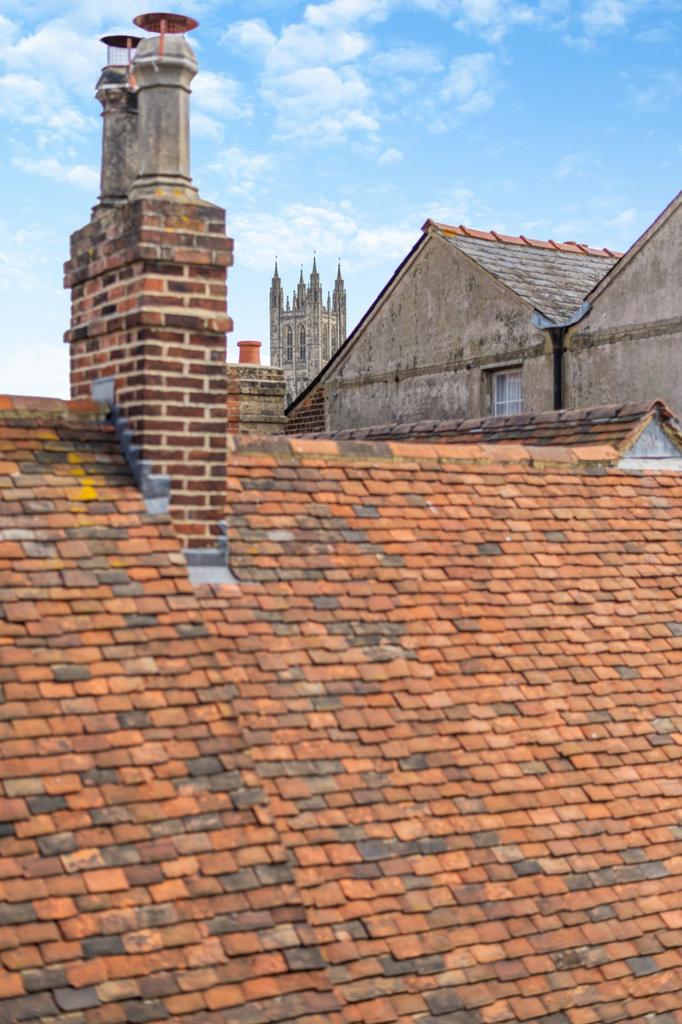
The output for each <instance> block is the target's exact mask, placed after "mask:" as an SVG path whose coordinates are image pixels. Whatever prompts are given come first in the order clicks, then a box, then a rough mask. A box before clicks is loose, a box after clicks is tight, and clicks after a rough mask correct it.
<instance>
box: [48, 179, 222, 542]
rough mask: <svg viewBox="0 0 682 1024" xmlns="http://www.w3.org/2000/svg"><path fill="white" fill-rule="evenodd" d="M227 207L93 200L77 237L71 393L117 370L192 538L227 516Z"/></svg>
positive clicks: (70, 270) (206, 534) (118, 397)
mask: <svg viewBox="0 0 682 1024" xmlns="http://www.w3.org/2000/svg"><path fill="white" fill-rule="evenodd" d="M231 264H232V240H231V239H229V238H227V237H226V234H225V213H224V211H223V210H222V209H220V208H219V207H216V206H213V205H212V204H209V203H205V202H203V201H201V200H199V199H196V200H189V201H187V200H185V201H178V200H173V201H171V200H168V199H166V198H156V197H151V196H149V197H146V196H145V197H143V198H140V199H137V200H134V201H132V202H128V203H126V204H124V205H123V206H120V207H116V208H113V209H109V210H102V208H100V209H99V210H98V211H97V215H96V216H95V217H94V218H93V220H92V222H91V223H90V224H88V225H87V226H86V227H84V228H82V229H81V230H79V231H76V232H75V233H74V234H73V235H72V237H71V258H70V260H69V262H68V263H67V264H66V267H65V287H67V288H70V289H71V293H72V307H71V328H70V330H69V331H67V333H66V336H65V340H66V341H67V343H68V344H69V345H70V349H71V394H72V397H73V398H89V397H90V395H91V390H92V384H93V382H94V381H96V380H102V379H105V380H106V379H110V378H113V381H114V388H115V401H116V405H117V407H118V408H119V409H120V411H121V413H122V414H123V415H124V416H125V417H126V419H127V421H128V424H129V426H130V428H131V429H132V431H133V435H134V439H135V443H136V444H137V445H139V446H140V448H141V453H140V454H141V458H143V459H145V460H148V461H149V463H150V464H151V467H152V470H153V472H154V473H155V474H165V475H168V476H169V477H170V488H171V495H170V511H171V515H172V516H173V519H174V522H175V526H176V529H177V530H178V532H179V533H180V534H181V535H182V537H183V540H184V542H185V544H186V545H187V546H189V547H202V546H210V545H211V544H212V543H213V542H214V540H215V537H216V536H217V535H218V533H219V523H220V522H221V521H222V519H223V514H224V512H223V505H224V494H225V473H226V470H225V461H226V440H225V438H226V433H227V381H226V376H225V363H226V332H227V331H229V330H231V329H232V323H231V320H230V318H229V317H228V316H227V283H226V282H227V268H228V267H229V266H230V265H231Z"/></svg>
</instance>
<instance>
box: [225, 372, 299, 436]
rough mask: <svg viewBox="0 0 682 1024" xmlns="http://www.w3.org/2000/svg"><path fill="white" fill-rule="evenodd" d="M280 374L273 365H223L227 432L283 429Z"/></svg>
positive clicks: (251, 432) (256, 432) (282, 383)
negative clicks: (225, 384)
mask: <svg viewBox="0 0 682 1024" xmlns="http://www.w3.org/2000/svg"><path fill="white" fill-rule="evenodd" d="M285 423H286V420H285V418H284V374H283V372H282V370H280V369H278V368H277V367H274V366H258V365H254V364H250V363H230V364H229V365H228V367H227V429H228V432H229V433H231V434H282V433H284V424H285Z"/></svg>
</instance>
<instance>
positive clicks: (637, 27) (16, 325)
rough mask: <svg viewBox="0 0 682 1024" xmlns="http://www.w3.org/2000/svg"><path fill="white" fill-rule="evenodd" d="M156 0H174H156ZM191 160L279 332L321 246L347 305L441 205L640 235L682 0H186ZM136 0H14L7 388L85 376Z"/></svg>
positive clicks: (249, 283) (666, 187)
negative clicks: (72, 248) (83, 337)
mask: <svg viewBox="0 0 682 1024" xmlns="http://www.w3.org/2000/svg"><path fill="white" fill-rule="evenodd" d="M154 9H156V8H154ZM173 9H176V10H181V11H182V12H183V13H186V14H192V15H194V16H195V17H197V18H198V19H199V21H200V22H201V24H200V27H199V29H197V31H196V32H194V33H192V35H191V36H190V41H191V42H192V44H193V45H194V46H195V49H196V51H197V54H198V57H199V61H200V65H201V72H200V74H199V76H198V78H197V79H196V82H195V91H194V95H193V97H192V148H193V154H192V173H193V176H194V180H195V183H196V184H197V185H198V186H199V188H200V191H201V194H202V195H203V197H204V198H206V199H210V200H212V201H214V202H217V203H219V204H220V205H222V206H225V207H226V208H227V211H228V222H229V229H230V234H231V235H232V236H233V237H234V238H235V244H236V264H235V267H234V268H233V270H232V271H231V272H230V280H229V307H230V313H231V315H232V316H233V318H234V320H235V332H234V334H233V335H232V336H231V338H230V341H229V353H230V357H231V358H235V354H236V342H237V340H239V339H242V338H259V339H260V340H262V341H263V342H264V343H265V344H264V348H265V349H267V342H268V335H267V332H268V320H267V316H268V289H269V285H270V278H271V274H272V266H273V262H274V259H275V256H277V257H278V259H279V266H280V272H281V274H282V277H283V279H284V285H285V288H286V290H287V291H289V292H291V291H293V289H294V286H295V284H296V280H297V278H298V273H299V269H300V265H301V263H303V264H304V269H305V272H306V274H307V273H308V272H309V270H310V264H311V261H312V254H313V250H317V259H318V265H319V269H320V272H321V276H322V284H323V287H325V288H331V287H332V285H333V279H334V276H335V272H336V260H337V258H338V257H340V258H341V260H342V266H343V270H344V275H345V278H346V285H347V290H348V321H349V328H350V327H351V326H352V325H353V324H354V323H355V322H356V321H357V320H358V319H359V318H360V316H361V315H362V313H363V312H364V310H365V309H366V308H367V306H368V305H369V304H370V303H371V301H372V300H373V298H374V297H375V296H376V294H377V292H378V291H379V290H380V289H381V287H382V286H383V285H384V283H385V282H386V280H387V279H388V277H389V276H390V274H391V273H392V271H393V269H394V268H395V266H396V265H397V264H398V263H399V262H400V260H401V259H402V258H403V256H404V255H405V254H406V253H407V251H408V250H409V248H410V247H411V245H412V244H413V243H414V242H415V241H416V240H417V238H418V237H419V233H420V231H419V229H420V226H421V224H422V223H423V222H424V220H425V219H426V218H427V217H433V218H435V219H438V220H442V221H446V222H450V223H455V224H460V223H464V224H467V225H469V226H471V227H477V228H483V229H490V228H494V229H496V230H500V231H503V232H508V233H510V234H526V235H529V236H535V237H540V238H550V237H552V238H555V239H557V240H559V241H565V240H569V239H570V240H577V241H580V242H589V243H590V244H593V245H599V246H601V245H606V246H608V247H611V248H620V249H624V248H627V247H628V246H629V245H630V244H631V243H632V242H633V241H634V240H635V239H636V238H637V237H638V235H639V234H641V232H642V231H643V230H644V228H645V227H646V226H647V225H648V224H649V223H650V222H651V221H652V220H653V218H654V217H655V216H656V215H657V213H658V212H659V211H660V210H661V209H662V208H663V207H664V206H665V205H666V203H667V202H668V201H669V200H670V199H671V198H672V197H673V195H675V193H676V192H677V191H678V190H679V188H680V179H681V177H682V175H681V174H680V168H681V165H682V117H681V116H680V111H681V107H682V70H681V69H682V60H681V52H680V51H681V47H680V40H681V36H682V0H518V2H517V0H326V2H319V3H309V4H305V3H293V2H280V0H250V2H249V3H245V2H244V3H242V2H240V0H222V2H218V0H183V3H182V4H181V5H180V6H177V7H174V8H173ZM142 10H144V8H143V7H141V6H140V2H139V0H132V2H129V0H111V2H109V3H107V0H28V2H27V0H0V168H1V171H2V184H3V187H2V189H1V190H0V303H1V304H2V324H3V329H2V332H1V333H0V392H14V393H24V394H53V395H62V396H66V395H67V393H68V382H67V376H68V356H67V351H66V346H65V345H64V344H63V342H62V335H63V331H64V330H65V328H66V327H67V323H68V296H67V295H66V293H64V292H63V291H62V287H61V277H62V263H63V260H64V259H65V258H66V255H67V252H68V236H69V234H70V232H71V231H73V230H74V229H76V228H78V227H80V226H82V225H83V224H84V223H85V222H86V221H87V220H88V218H89V215H90V207H91V206H92V205H93V203H94V202H95V201H96V197H97V191H98V165H99V145H100V120H99V116H98V115H99V106H98V104H97V102H96V101H95V99H94V85H95V82H96V80H97V77H98V73H99V68H100V66H101V64H102V58H103V56H104V53H105V50H104V47H103V46H102V44H101V43H99V42H98V37H99V36H100V35H101V34H104V33H106V32H109V31H114V30H120V29H127V28H128V27H129V26H130V21H131V18H132V17H133V16H134V15H136V14H139V13H140V12H141V11H142Z"/></svg>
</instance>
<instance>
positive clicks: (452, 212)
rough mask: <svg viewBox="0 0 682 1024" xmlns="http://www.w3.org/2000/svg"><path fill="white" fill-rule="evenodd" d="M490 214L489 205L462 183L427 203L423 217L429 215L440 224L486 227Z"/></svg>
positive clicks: (491, 213) (491, 214)
mask: <svg viewBox="0 0 682 1024" xmlns="http://www.w3.org/2000/svg"><path fill="white" fill-rule="evenodd" d="M492 216H493V212H492V210H491V209H490V207H488V206H486V205H485V204H484V203H482V202H481V200H480V199H479V198H478V196H477V195H476V193H475V192H473V191H472V189H470V188H466V187H465V186H464V185H455V186H454V187H453V188H451V189H450V190H449V191H448V192H447V193H446V194H445V195H442V196H440V197H439V199H438V200H437V201H435V202H431V203H427V205H426V207H425V209H424V218H425V219H426V218H427V217H430V218H431V219H432V220H437V221H440V222H441V223H442V224H466V225H468V226H469V227H475V228H484V227H486V228H487V226H488V225H489V224H490V220H491V217H492Z"/></svg>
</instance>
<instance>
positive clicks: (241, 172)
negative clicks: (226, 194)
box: [209, 146, 272, 195]
mask: <svg viewBox="0 0 682 1024" xmlns="http://www.w3.org/2000/svg"><path fill="white" fill-rule="evenodd" d="M271 167H272V158H271V157H270V156H268V155H267V154H266V153H245V152H244V151H243V150H242V149H239V148H238V147H237V146H231V147H230V148H229V149H225V150H223V151H222V152H221V153H219V154H218V156H217V158H216V160H215V162H214V163H212V164H211V165H210V166H209V170H211V171H213V172H215V173H217V174H219V175H220V176H221V177H222V178H224V179H225V180H226V181H227V183H228V189H229V191H230V192H231V193H233V194H237V195H248V194H249V193H251V192H253V190H254V188H255V186H256V184H257V183H258V181H259V180H260V178H262V177H263V175H264V174H266V173H267V172H268V171H269V170H270V168H271Z"/></svg>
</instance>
